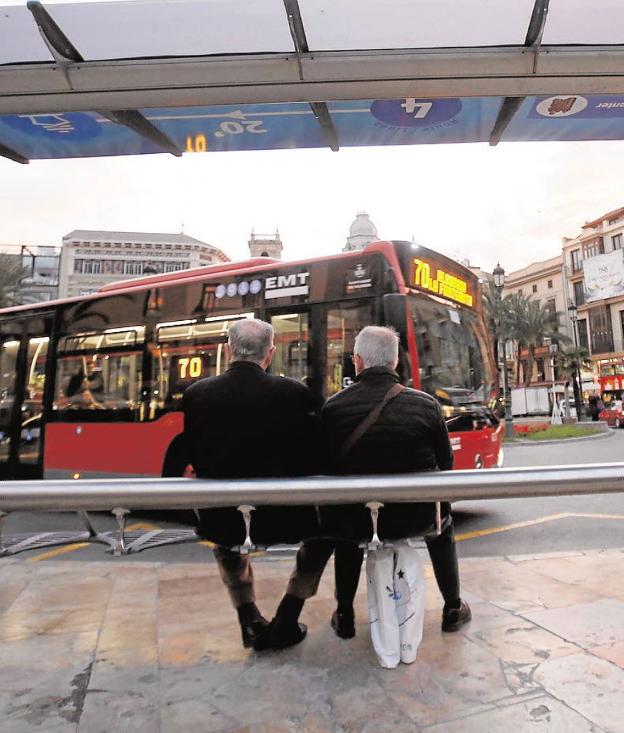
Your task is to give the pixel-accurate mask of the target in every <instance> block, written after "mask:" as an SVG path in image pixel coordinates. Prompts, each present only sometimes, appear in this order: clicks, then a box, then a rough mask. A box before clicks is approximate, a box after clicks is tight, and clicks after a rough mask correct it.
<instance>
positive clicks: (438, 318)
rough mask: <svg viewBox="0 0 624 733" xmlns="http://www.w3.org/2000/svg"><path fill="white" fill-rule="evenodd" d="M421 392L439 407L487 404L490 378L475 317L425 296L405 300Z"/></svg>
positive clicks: (469, 312) (481, 336)
mask: <svg viewBox="0 0 624 733" xmlns="http://www.w3.org/2000/svg"><path fill="white" fill-rule="evenodd" d="M409 302H410V312H411V315H412V319H413V322H414V331H415V336H416V347H417V350H418V362H419V369H420V384H421V389H422V390H423V391H425V392H428V393H429V394H431V395H433V396H434V397H437V398H438V400H439V401H440V402H441V403H442V404H443V405H452V406H462V405H468V404H474V403H480V404H483V403H484V402H486V401H487V399H488V398H489V395H490V389H491V386H492V384H491V375H490V373H489V368H488V358H487V353H486V351H485V349H486V343H485V339H484V338H483V334H482V332H481V327H480V325H479V320H478V316H477V314H476V313H474V312H472V311H470V310H468V309H467V308H456V307H454V306H451V305H448V304H446V303H442V302H438V301H437V300H434V299H433V298H432V297H429V296H427V295H412V296H410V299H409Z"/></svg>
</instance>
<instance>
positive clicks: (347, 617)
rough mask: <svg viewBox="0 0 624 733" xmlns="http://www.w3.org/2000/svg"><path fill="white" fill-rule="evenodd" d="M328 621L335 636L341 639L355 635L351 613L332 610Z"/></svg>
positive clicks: (353, 619) (351, 637)
mask: <svg viewBox="0 0 624 733" xmlns="http://www.w3.org/2000/svg"><path fill="white" fill-rule="evenodd" d="M330 623H331V627H332V629H333V630H334V631H335V633H336V636H339V637H340V638H341V639H353V637H354V636H355V616H354V615H353V614H352V613H351V614H348V613H338V611H334V612H333V613H332V617H331V621H330Z"/></svg>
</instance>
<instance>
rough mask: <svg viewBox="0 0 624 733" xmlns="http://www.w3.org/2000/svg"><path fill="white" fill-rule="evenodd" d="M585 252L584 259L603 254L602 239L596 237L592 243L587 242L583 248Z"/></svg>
mask: <svg viewBox="0 0 624 733" xmlns="http://www.w3.org/2000/svg"><path fill="white" fill-rule="evenodd" d="M583 249H584V250H585V252H584V254H585V257H595V256H596V255H602V254H604V242H603V239H602V237H598V239H595V240H594V241H593V242H589V243H588V244H586V245H585V246H584V248H583Z"/></svg>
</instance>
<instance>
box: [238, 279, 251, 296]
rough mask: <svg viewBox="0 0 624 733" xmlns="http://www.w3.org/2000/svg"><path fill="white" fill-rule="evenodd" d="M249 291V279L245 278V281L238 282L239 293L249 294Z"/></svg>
mask: <svg viewBox="0 0 624 733" xmlns="http://www.w3.org/2000/svg"><path fill="white" fill-rule="evenodd" d="M248 292H249V283H248V282H247V280H243V282H241V283H238V294H239V295H247V293H248Z"/></svg>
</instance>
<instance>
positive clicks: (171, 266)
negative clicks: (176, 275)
mask: <svg viewBox="0 0 624 733" xmlns="http://www.w3.org/2000/svg"><path fill="white" fill-rule="evenodd" d="M186 269H188V268H187V265H186V263H185V262H165V272H179V271H180V270H186Z"/></svg>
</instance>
